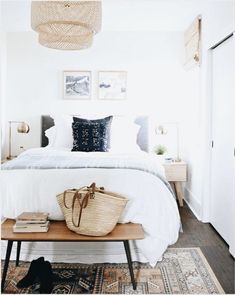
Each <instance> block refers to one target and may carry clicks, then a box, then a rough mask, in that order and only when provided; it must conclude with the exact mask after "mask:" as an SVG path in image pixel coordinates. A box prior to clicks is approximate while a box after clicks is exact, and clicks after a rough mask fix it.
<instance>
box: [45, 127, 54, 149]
mask: <svg viewBox="0 0 235 295" xmlns="http://www.w3.org/2000/svg"><path fill="white" fill-rule="evenodd" d="M45 135H46V137H47V138H48V145H47V146H48V147H53V146H54V143H55V136H56V128H55V126H53V127H51V128H49V129H47V130H46V131H45Z"/></svg>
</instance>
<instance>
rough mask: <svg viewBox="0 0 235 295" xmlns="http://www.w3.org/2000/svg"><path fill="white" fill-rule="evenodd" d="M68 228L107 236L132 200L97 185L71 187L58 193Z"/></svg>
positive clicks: (85, 233)
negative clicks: (78, 187) (129, 200)
mask: <svg viewBox="0 0 235 295" xmlns="http://www.w3.org/2000/svg"><path fill="white" fill-rule="evenodd" d="M57 201H58V204H59V206H60V208H61V210H62V212H63V215H64V218H65V221H66V224H67V227H68V228H69V229H70V230H72V231H74V232H76V233H78V234H82V235H87V236H105V235H107V234H108V233H110V232H111V231H112V230H113V229H114V227H115V225H116V224H117V222H118V219H119V217H120V215H121V214H122V212H123V210H124V208H125V206H126V204H127V202H128V199H127V198H125V197H123V196H121V195H119V194H116V193H114V192H110V191H106V190H105V189H104V188H102V187H96V185H95V183H92V184H91V185H90V186H85V187H81V188H80V189H69V190H66V191H64V192H63V193H61V194H59V195H57Z"/></svg>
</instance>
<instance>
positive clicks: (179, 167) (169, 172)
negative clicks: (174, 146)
mask: <svg viewBox="0 0 235 295" xmlns="http://www.w3.org/2000/svg"><path fill="white" fill-rule="evenodd" d="M163 166H164V168H165V174H166V179H167V180H168V181H169V182H170V184H171V186H172V188H173V190H174V191H175V193H176V197H177V199H178V201H179V205H180V207H183V199H184V194H183V190H182V182H185V181H186V180H187V164H186V163H185V162H183V161H181V162H171V163H164V164H163Z"/></svg>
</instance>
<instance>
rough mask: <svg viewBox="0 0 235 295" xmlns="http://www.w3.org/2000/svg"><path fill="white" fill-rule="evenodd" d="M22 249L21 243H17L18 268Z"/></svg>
mask: <svg viewBox="0 0 235 295" xmlns="http://www.w3.org/2000/svg"><path fill="white" fill-rule="evenodd" d="M20 248H21V241H18V242H17V252H16V266H18V265H19V260H20Z"/></svg>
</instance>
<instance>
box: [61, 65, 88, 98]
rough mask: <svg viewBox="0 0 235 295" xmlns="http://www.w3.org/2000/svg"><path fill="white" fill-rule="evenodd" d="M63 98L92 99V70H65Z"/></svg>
mask: <svg viewBox="0 0 235 295" xmlns="http://www.w3.org/2000/svg"><path fill="white" fill-rule="evenodd" d="M63 98H64V99H82V100H84V99H91V71H64V72H63Z"/></svg>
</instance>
